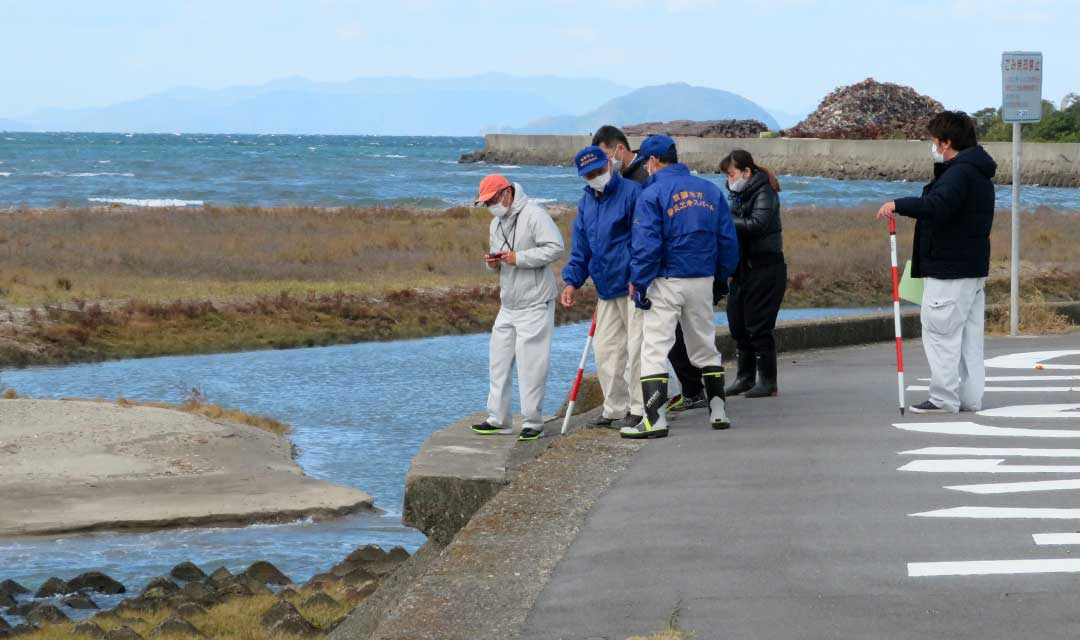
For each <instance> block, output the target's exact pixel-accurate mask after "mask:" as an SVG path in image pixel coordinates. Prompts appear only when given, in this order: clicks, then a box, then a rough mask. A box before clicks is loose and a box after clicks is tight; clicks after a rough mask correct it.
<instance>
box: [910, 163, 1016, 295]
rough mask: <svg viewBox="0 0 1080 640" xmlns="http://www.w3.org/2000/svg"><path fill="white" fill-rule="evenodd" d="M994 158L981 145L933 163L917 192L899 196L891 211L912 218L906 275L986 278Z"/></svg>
mask: <svg viewBox="0 0 1080 640" xmlns="http://www.w3.org/2000/svg"><path fill="white" fill-rule="evenodd" d="M996 172H997V163H995V162H994V159H993V158H991V157H990V154H989V153H987V152H986V150H985V149H983V148H982V147H981V146H976V147H970V148H967V149H964V150H963V151H961V152H960V153H958V154H957V155H956V156H955V157H954V158H953V159H952V160H949V161H948V162H939V163H937V164H935V165H934V179H933V180H932V181H931V182H930V183H929V184H928V185H926V186H925V187H923V191H922V197H921V198H900V199H898V200H897V201H896V213H898V214H900V215H902V216H907V217H909V218H915V220H916V222H915V241H914V243H913V245H914V246H913V247H912V256H911V275H912V277H915V278H938V279H941V280H955V279H958V278H985V277H986V276H987V274H988V273H989V272H990V227H991V226H993V224H994V183H993V177H994V174H995V173H996Z"/></svg>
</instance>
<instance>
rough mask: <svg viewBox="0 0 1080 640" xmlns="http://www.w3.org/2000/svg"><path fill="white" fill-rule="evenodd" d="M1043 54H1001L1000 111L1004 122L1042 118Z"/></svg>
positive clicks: (1016, 52) (1014, 52)
mask: <svg viewBox="0 0 1080 640" xmlns="http://www.w3.org/2000/svg"><path fill="white" fill-rule="evenodd" d="M1042 66H1043V59H1042V54H1041V53H1037V52H1031V51H1009V52H1005V53H1003V54H1001V111H1002V114H1001V115H1002V119H1003V120H1004V121H1005V122H1039V121H1040V120H1042Z"/></svg>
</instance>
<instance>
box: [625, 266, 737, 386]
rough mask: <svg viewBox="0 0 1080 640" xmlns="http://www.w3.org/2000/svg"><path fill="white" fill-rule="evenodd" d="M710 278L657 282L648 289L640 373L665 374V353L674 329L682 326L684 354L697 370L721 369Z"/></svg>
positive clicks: (669, 345) (662, 279)
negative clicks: (650, 303) (649, 302)
mask: <svg viewBox="0 0 1080 640" xmlns="http://www.w3.org/2000/svg"><path fill="white" fill-rule="evenodd" d="M712 283H713V279H712V278H657V279H656V280H653V283H652V284H651V285H649V291H648V297H649V299H650V300H652V308H650V309H649V310H648V311H646V312H645V337H644V339H643V341H642V345H641V372H642V374H643V375H653V374H656V373H661V372H665V371H667V370H668V367H667V363H668V352H670V351H671V347H672V346H673V345H674V344H675V326H676V325H678V324H682V330H683V338H684V339H685V340H686V353H687V355H688V356H690V362H691V363H692V364H693V365H694V366H695V367H698V368H699V369H700V368H702V367H719V366H722V362H721V359H720V352H719V351H717V350H716V323H715V318H714V315H713V304H712V300H713V292H712Z"/></svg>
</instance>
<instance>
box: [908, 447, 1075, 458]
mask: <svg viewBox="0 0 1080 640" xmlns="http://www.w3.org/2000/svg"><path fill="white" fill-rule="evenodd" d="M899 455H902V456H1019V457H1027V458H1080V449H995V448H992V447H924V448H922V449H912V450H911V451H901V452H900V453H899Z"/></svg>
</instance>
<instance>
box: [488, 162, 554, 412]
mask: <svg viewBox="0 0 1080 640" xmlns="http://www.w3.org/2000/svg"><path fill="white" fill-rule="evenodd" d="M490 238H491V239H490V242H489V251H490V252H491V253H497V252H499V251H513V252H514V253H515V254H516V255H517V265H516V266H514V265H510V264H507V263H505V262H504V263H502V264H500V265H499V267H498V269H499V299H500V307H499V315H498V316H497V317H496V318H495V325H494V326H493V327H492V328H491V348H490V352H489V356H488V357H489V360H488V372H489V376H490V377H489V380H490V382H489V384H490V386H489V390H488V403H487V410H488V419H487V422H488V424H491V425H493V426H500V427H504V428H510V427H511V425H512V424H513V416H512V414H511V401H512V393H513V386H512V376H513V367H514V363H515V362H516V363H517V372H518V387H519V389H520V392H521V413H522V415H523V416H524V424H523V425H522V428H523V429H535V430H537V431H543V429H544V418H543V409H544V390H545V387H546V386H547V374H548V365H549V364H550V362H551V335H552V332H553V331H554V328H555V299H556V297H557V294H558V290H557V288H556V284H555V274H554V273H552V271H551V267H550V265H551V263H552V262H555V261H556V260H558V259H559V258H560V257H562V254H563V250H564V247H563V238H562V233H561V232H560V231H559V228H558V227H557V226H556V225H555V221H554V220H552V219H551V216H550V215H549V214H548V212H547V211H546V210H545V209H544V208H543V207H542V206H540V205H539V204H537V203H534V202H532V201H530V200H529V198H528V196H526V195H525V190H524V189H522V188H521V185H520V184H518V183H516V182H515V183H514V202H513V204H511V205H510V210H509V212H508V213H507V214H506V215H505V216H504V217H502V218H495V219H493V220H492V221H491V233H490Z"/></svg>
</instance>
